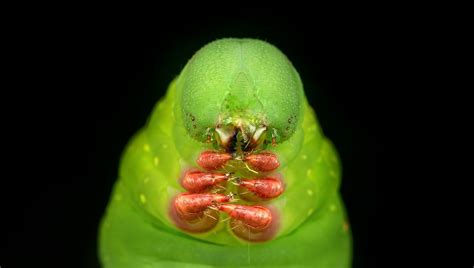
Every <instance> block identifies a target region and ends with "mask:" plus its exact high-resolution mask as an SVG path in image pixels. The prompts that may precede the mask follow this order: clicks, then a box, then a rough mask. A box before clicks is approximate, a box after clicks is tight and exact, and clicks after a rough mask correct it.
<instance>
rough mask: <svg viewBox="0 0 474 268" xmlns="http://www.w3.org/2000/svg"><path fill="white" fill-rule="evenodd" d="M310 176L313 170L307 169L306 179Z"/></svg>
mask: <svg viewBox="0 0 474 268" xmlns="http://www.w3.org/2000/svg"><path fill="white" fill-rule="evenodd" d="M312 174H313V170H312V169H310V168H309V169H308V170H307V171H306V176H307V177H308V178H310V177H311V175H312Z"/></svg>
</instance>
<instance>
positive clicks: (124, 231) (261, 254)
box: [98, 38, 352, 268]
mask: <svg viewBox="0 0 474 268" xmlns="http://www.w3.org/2000/svg"><path fill="white" fill-rule="evenodd" d="M340 182H341V164H340V160H339V157H338V154H337V151H336V149H335V147H334V145H333V144H332V143H331V141H330V140H329V139H328V138H326V137H325V136H324V134H323V132H322V130H321V128H320V127H319V124H318V122H317V118H316V115H315V113H314V110H313V109H312V107H311V106H310V105H309V103H308V101H307V99H306V97H305V93H304V90H303V84H302V81H301V78H300V76H299V74H298V72H297V71H296V69H295V68H294V67H293V65H292V63H291V62H290V61H289V60H288V58H287V57H286V56H285V55H284V54H283V53H282V52H281V51H280V50H279V49H278V48H276V47H275V46H273V45H271V44H269V43H267V42H265V41H261V40H256V39H236V38H227V39H220V40H217V41H214V42H211V43H209V44H207V45H206V46H204V47H203V48H201V49H200V50H199V51H198V52H196V53H195V54H194V55H193V57H192V58H191V59H190V60H189V61H188V63H187V64H186V65H185V67H184V68H183V70H182V71H181V73H180V74H179V76H178V77H177V78H176V79H174V80H173V81H172V82H171V84H170V86H169V88H168V90H167V93H166V95H165V96H164V97H163V98H162V99H161V100H159V101H158V102H157V104H156V106H155V107H154V109H153V112H152V114H151V116H150V117H149V119H148V121H147V124H146V126H145V127H143V128H142V129H141V130H139V131H138V132H137V133H136V134H135V135H134V136H133V138H132V139H131V140H130V142H129V144H128V145H127V146H126V149H125V150H124V152H123V156H122V158H121V162H120V168H119V178H118V180H117V182H116V183H115V185H114V188H113V192H112V195H111V198H110V201H109V204H108V206H107V209H106V212H105V214H104V216H103V219H102V221H101V224H100V234H99V238H98V240H99V256H100V261H101V264H102V265H103V267H136V268H139V267H209V266H232V267H235V266H270V267H272V266H286V267H292V266H295V267H296V266H310V267H349V266H350V265H351V258H352V242H351V240H352V239H351V232H350V228H349V224H348V219H347V216H346V212H345V208H344V204H343V202H342V199H341V197H340V194H339V187H340Z"/></svg>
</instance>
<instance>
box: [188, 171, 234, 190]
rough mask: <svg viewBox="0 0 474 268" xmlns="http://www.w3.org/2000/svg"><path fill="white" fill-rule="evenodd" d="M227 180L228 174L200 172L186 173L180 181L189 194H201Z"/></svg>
mask: <svg viewBox="0 0 474 268" xmlns="http://www.w3.org/2000/svg"><path fill="white" fill-rule="evenodd" d="M228 178H229V175H228V174H223V173H205V172H201V171H196V170H194V171H188V172H186V173H185V174H184V176H183V178H182V179H181V185H182V186H183V188H184V189H186V190H188V191H189V192H191V193H201V192H205V191H207V190H209V189H210V188H212V187H213V186H216V185H217V184H219V183H221V182H224V181H225V180H227V179H228Z"/></svg>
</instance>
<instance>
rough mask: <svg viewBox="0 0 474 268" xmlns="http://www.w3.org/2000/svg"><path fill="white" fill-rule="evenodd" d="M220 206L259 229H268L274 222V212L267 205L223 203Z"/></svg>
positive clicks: (220, 208)
mask: <svg viewBox="0 0 474 268" xmlns="http://www.w3.org/2000/svg"><path fill="white" fill-rule="evenodd" d="M218 208H219V210H220V211H224V212H226V213H227V214H229V216H230V217H231V218H234V219H236V220H240V221H242V222H243V223H244V224H245V225H247V226H249V227H251V228H252V229H254V230H257V231H262V230H265V229H267V228H268V227H269V226H270V224H271V223H272V213H271V212H270V210H269V209H268V208H266V207H262V206H244V205H235V204H221V205H219V206H218Z"/></svg>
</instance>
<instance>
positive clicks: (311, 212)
mask: <svg viewBox="0 0 474 268" xmlns="http://www.w3.org/2000/svg"><path fill="white" fill-rule="evenodd" d="M313 211H314V210H313V209H312V208H311V209H309V210H308V216H309V215H311V214H313Z"/></svg>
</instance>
